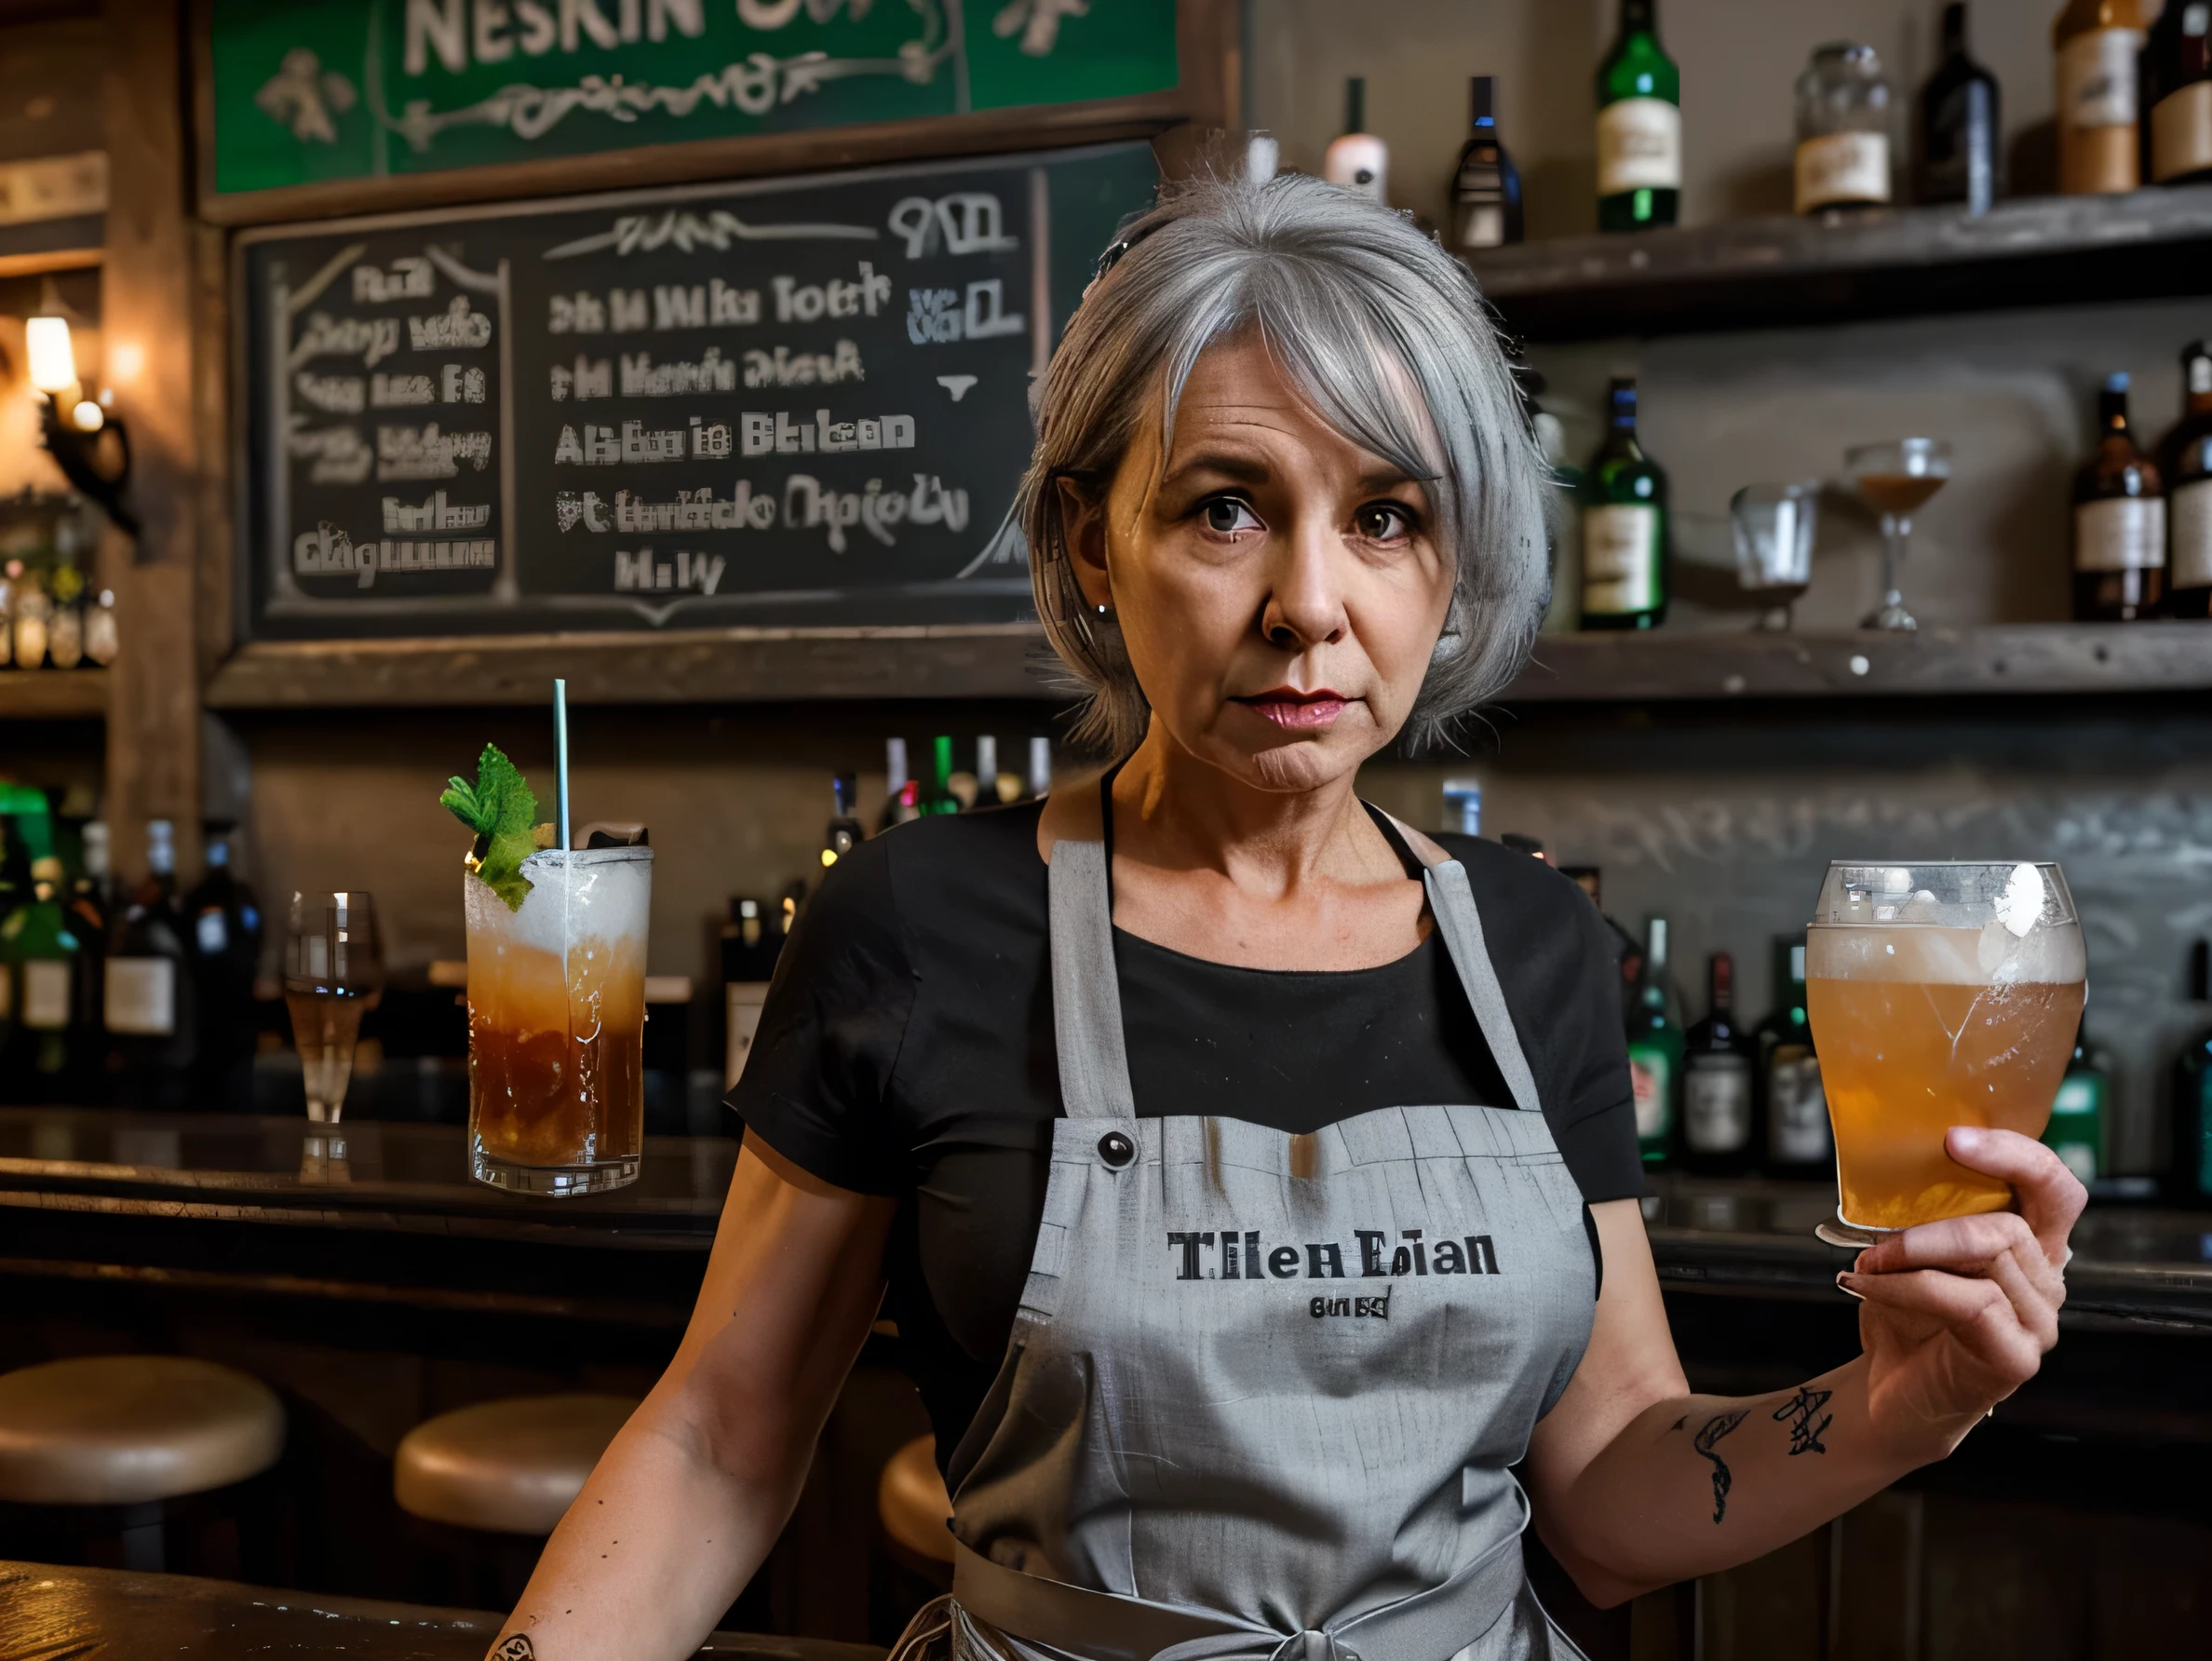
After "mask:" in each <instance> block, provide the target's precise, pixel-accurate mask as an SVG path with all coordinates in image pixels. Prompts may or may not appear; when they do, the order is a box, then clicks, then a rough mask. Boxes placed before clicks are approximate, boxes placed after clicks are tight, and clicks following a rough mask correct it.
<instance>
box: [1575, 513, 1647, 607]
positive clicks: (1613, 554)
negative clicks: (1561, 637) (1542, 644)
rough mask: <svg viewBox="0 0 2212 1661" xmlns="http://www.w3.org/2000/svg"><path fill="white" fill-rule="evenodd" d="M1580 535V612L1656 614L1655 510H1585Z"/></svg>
mask: <svg viewBox="0 0 2212 1661" xmlns="http://www.w3.org/2000/svg"><path fill="white" fill-rule="evenodd" d="M1582 533H1583V547H1582V564H1583V610H1584V611H1585V612H1649V611H1655V610H1656V609H1657V608H1658V606H1659V604H1660V600H1661V596H1660V593H1659V509H1658V508H1657V507H1655V506H1652V505H1651V504H1649V503H1643V502H1626V503H1616V504H1611V505H1608V506H1600V507H1585V508H1584V509H1583V516H1582Z"/></svg>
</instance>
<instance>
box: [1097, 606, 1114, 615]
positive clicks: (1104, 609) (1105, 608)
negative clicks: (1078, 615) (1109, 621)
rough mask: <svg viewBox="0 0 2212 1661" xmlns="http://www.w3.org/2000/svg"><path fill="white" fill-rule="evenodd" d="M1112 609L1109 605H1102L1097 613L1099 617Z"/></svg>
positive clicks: (1109, 612)
mask: <svg viewBox="0 0 2212 1661" xmlns="http://www.w3.org/2000/svg"><path fill="white" fill-rule="evenodd" d="M1112 612H1113V607H1112V606H1110V605H1102V606H1100V607H1099V616H1101V617H1103V616H1106V615H1108V614H1111V613H1112Z"/></svg>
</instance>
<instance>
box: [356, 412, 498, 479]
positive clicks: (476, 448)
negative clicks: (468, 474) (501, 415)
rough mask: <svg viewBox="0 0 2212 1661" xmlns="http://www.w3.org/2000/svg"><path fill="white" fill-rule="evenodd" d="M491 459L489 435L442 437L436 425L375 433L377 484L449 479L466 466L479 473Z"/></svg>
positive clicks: (390, 429)
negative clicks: (397, 480)
mask: <svg viewBox="0 0 2212 1661" xmlns="http://www.w3.org/2000/svg"><path fill="white" fill-rule="evenodd" d="M491 459H492V435H491V434H490V433H441V432H439V431H438V423H436V422H435V421H433V422H431V423H430V424H429V425H427V426H420V427H415V426H380V427H378V428H377V429H376V477H377V481H378V482H379V483H384V482H388V481H390V480H394V479H452V478H455V477H457V476H458V475H459V474H460V471H461V466H460V465H461V463H463V462H467V463H468V464H469V465H470V466H473V467H475V468H476V469H477V471H478V472H479V473H480V472H482V471H483V469H484V466H485V464H487V463H488V462H490V461H491Z"/></svg>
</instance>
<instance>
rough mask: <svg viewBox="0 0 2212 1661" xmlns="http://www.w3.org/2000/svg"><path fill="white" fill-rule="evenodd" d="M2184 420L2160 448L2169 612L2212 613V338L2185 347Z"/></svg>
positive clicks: (2185, 614)
mask: <svg viewBox="0 0 2212 1661" xmlns="http://www.w3.org/2000/svg"><path fill="white" fill-rule="evenodd" d="M2181 385H2182V387H2183V388H2184V391H2183V393H2182V402H2181V419H2180V420H2179V421H2178V422H2176V423H2175V424H2174V430H2173V431H2172V432H2170V433H2168V434H2166V436H2165V440H2164V441H2163V442H2162V443H2161V444H2160V445H2159V447H2158V469H2159V471H2160V472H2161V473H2163V474H2164V475H2165V481H2166V615H2168V616H2169V617H2204V616H2212V343H2207V342H2205V341H2201V340H2192V341H2191V342H2190V343H2189V344H2188V345H2186V346H2184V347H2183V348H2182V349H2181Z"/></svg>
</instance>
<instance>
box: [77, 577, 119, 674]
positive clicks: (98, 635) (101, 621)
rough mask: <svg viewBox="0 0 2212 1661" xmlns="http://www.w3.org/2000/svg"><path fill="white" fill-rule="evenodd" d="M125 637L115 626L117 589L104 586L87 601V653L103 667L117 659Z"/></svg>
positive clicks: (94, 661)
mask: <svg viewBox="0 0 2212 1661" xmlns="http://www.w3.org/2000/svg"><path fill="white" fill-rule="evenodd" d="M122 643H123V637H122V635H121V633H120V631H119V630H117V628H116V627H115V590H114V589H113V588H102V589H101V591H100V597H99V598H98V599H97V600H91V599H88V600H87V601H85V655H86V656H87V657H88V658H90V659H91V660H92V662H93V663H95V664H97V665H98V666H99V667H100V668H103V669H104V668H107V667H108V665H110V664H112V663H114V662H115V654H116V653H117V652H118V651H120V650H121V649H122Z"/></svg>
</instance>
